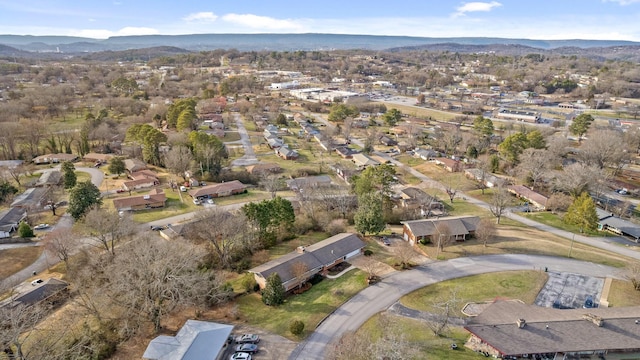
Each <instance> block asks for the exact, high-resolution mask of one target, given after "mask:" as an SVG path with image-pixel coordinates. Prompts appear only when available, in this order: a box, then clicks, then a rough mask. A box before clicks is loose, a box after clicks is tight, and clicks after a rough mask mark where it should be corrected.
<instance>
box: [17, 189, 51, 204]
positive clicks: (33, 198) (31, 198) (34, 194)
mask: <svg viewBox="0 0 640 360" xmlns="http://www.w3.org/2000/svg"><path fill="white" fill-rule="evenodd" d="M48 191H49V189H47V188H46V187H38V188H30V189H27V190H25V192H23V193H22V194H20V195H18V196H16V198H15V199H14V200H13V202H12V203H11V207H31V206H38V205H40V204H39V202H40V200H42V198H43V197H44V196H45V195H46V194H47V192H48Z"/></svg>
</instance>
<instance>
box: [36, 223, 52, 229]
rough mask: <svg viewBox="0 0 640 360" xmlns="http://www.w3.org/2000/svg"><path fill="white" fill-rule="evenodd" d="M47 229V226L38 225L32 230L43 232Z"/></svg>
mask: <svg viewBox="0 0 640 360" xmlns="http://www.w3.org/2000/svg"><path fill="white" fill-rule="evenodd" d="M48 227H49V224H38V225H36V226H34V227H33V229H34V230H44V229H47V228H48Z"/></svg>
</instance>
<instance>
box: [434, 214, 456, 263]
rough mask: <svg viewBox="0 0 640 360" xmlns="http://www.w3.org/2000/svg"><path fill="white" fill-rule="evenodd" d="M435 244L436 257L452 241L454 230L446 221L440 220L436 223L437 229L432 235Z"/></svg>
mask: <svg viewBox="0 0 640 360" xmlns="http://www.w3.org/2000/svg"><path fill="white" fill-rule="evenodd" d="M432 238H433V241H434V244H435V245H436V257H438V256H439V255H440V252H441V251H443V250H444V248H445V247H446V246H447V245H449V244H450V243H451V241H452V232H451V228H450V227H449V225H448V224H447V223H445V222H438V223H437V224H436V231H435V233H434V234H433V235H432Z"/></svg>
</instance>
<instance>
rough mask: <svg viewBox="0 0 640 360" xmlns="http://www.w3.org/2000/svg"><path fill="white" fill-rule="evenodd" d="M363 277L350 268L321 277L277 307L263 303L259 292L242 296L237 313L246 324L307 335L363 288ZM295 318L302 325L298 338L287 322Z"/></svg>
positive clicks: (273, 330)
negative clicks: (301, 332)
mask: <svg viewBox="0 0 640 360" xmlns="http://www.w3.org/2000/svg"><path fill="white" fill-rule="evenodd" d="M365 277H366V275H365V273H363V272H362V271H360V270H351V271H349V272H347V273H346V274H344V275H342V276H341V277H339V278H337V279H335V280H331V279H324V280H322V281H321V282H320V283H318V284H315V285H313V286H312V287H311V289H309V290H308V291H306V292H305V293H303V294H300V295H292V296H289V297H288V298H287V300H286V302H285V303H284V304H282V305H280V306H278V307H270V306H266V305H264V304H263V303H262V300H261V297H260V294H257V293H252V294H248V295H244V296H241V297H239V298H238V299H237V303H238V310H239V316H240V319H241V320H243V321H245V322H246V323H248V324H249V325H252V326H256V327H260V328H262V329H265V330H267V331H270V332H273V333H276V334H278V335H281V336H284V337H287V338H289V339H292V340H299V339H301V338H304V337H306V336H308V335H309V334H310V333H311V332H312V331H313V330H314V329H315V328H316V326H317V325H318V323H319V322H320V321H321V320H322V319H323V318H324V317H326V316H327V315H329V314H330V313H331V312H332V311H334V310H335V309H336V308H338V307H339V306H340V305H341V304H342V303H344V302H345V301H347V300H348V299H349V298H351V297H352V296H353V295H355V294H357V293H358V292H360V291H361V290H362V289H364V288H365V287H366V282H365ZM294 319H298V320H301V321H303V322H304V324H305V327H304V329H305V330H304V334H302V336H301V337H300V338H297V337H295V336H293V335H292V334H291V332H289V323H290V322H291V320H294Z"/></svg>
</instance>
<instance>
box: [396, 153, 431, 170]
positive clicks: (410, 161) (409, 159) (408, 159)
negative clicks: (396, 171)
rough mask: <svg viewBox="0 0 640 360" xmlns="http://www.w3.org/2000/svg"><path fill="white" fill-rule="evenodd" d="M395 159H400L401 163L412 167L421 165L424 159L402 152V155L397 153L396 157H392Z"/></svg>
mask: <svg viewBox="0 0 640 360" xmlns="http://www.w3.org/2000/svg"><path fill="white" fill-rule="evenodd" d="M394 158H395V159H396V160H398V161H400V162H401V163H403V164H405V165H408V166H411V167H414V166H418V165H422V164H424V163H425V161H424V160H422V159H419V158H415V157H413V156H409V155H407V154H402V155H398V156H396V157H394Z"/></svg>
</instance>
